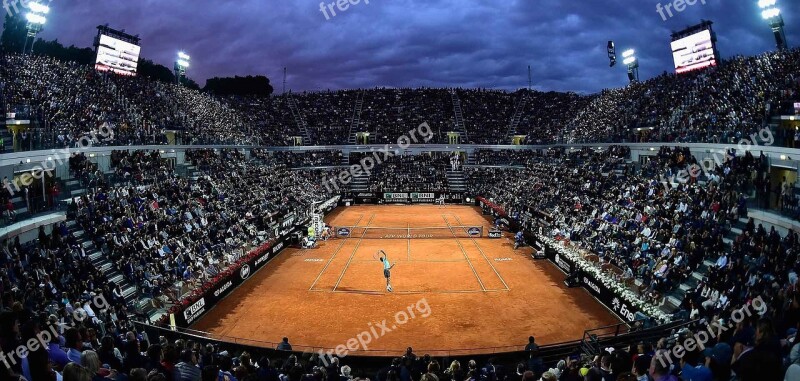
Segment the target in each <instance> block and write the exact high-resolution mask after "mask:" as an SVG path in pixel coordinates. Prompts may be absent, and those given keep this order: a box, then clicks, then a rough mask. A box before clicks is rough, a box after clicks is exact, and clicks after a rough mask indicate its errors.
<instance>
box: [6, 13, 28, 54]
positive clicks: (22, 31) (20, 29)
mask: <svg viewBox="0 0 800 381" xmlns="http://www.w3.org/2000/svg"><path fill="white" fill-rule="evenodd" d="M27 36H28V29H27V22H26V21H25V19H23V18H22V17H19V16H16V15H11V14H6V18H5V22H4V24H3V35H2V37H0V43H2V44H3V48H4V49H5V51H6V52H10V53H22V49H23V47H24V46H25V38H27Z"/></svg>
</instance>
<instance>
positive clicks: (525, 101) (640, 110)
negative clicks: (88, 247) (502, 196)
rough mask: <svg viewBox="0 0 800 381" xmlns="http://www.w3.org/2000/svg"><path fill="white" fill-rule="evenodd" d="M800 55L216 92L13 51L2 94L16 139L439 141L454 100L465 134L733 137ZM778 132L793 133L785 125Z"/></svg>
mask: <svg viewBox="0 0 800 381" xmlns="http://www.w3.org/2000/svg"><path fill="white" fill-rule="evenodd" d="M798 62H800V49H793V50H788V51H778V52H769V53H764V54H761V55H757V56H750V57H733V58H731V59H729V60H725V61H724V62H722V63H721V65H720V66H718V67H713V68H709V69H706V70H702V71H697V72H691V73H685V74H681V75H675V74H667V73H665V74H662V75H660V76H657V77H655V78H652V79H649V80H646V81H644V82H634V83H631V84H629V85H627V86H625V87H622V88H617V89H607V90H603V91H602V92H600V93H599V94H596V95H591V96H583V95H578V94H575V93H559V92H539V91H528V90H520V91H516V92H505V91H497V90H485V89H446V88H442V89H432V88H420V89H385V88H375V89H365V90H342V91H324V92H303V93H296V94H293V93H289V94H285V95H281V96H272V97H245V96H227V97H220V98H216V97H213V96H210V95H208V94H204V93H202V92H200V91H196V90H192V89H189V88H187V87H184V86H179V85H177V84H171V83H169V84H168V83H162V82H158V81H152V80H150V79H147V78H143V77H127V76H117V75H114V74H110V73H100V72H97V71H95V70H94V68H93V67H91V66H83V65H78V64H76V63H71V62H63V61H59V60H56V59H54V58H50V57H45V56H29V57H28V56H26V57H23V56H19V55H9V56H7V58H6V59H5V61H4V63H3V67H4V71H5V72H6V73H7V77H8V79H7V81H6V83H5V86H4V89H3V97H4V100H5V104H6V105H8V107H10V108H14V110H17V109H19V110H27V111H24V112H27V113H30V114H32V115H33V116H35V117H37V118H40V119H41V120H42V121H43V122H44V126H40V127H42V128H40V129H36V130H31V131H30V132H27V133H26V134H25V136H20V142H21V145H22V146H23V147H34V146H35V147H52V146H62V147H63V146H75V145H76V144H78V142H79V140H80V139H81V137H83V136H87V135H91V134H92V130H97V129H99V128H100V126H108V128H111V129H112V130H113V131H114V139H113V141H114V144H121V145H142V144H164V143H167V142H168V141H169V139H170V138H169V137H170V136H173V135H171V134H168V133H167V131H177V132H176V133H175V134H174V139H175V140H176V141H177V142H178V143H181V144H210V143H222V144H256V145H273V146H284V145H290V146H291V145H295V144H297V140H296V139H295V137H299V138H300V139H301V140H303V141H305V142H307V143H310V144H312V145H335V144H346V143H347V142H349V141H351V139H352V138H353V137H352V136H350V135H351V134H354V133H357V132H368V133H369V134H370V138H369V142H370V143H379V144H384V143H393V142H396V141H397V138H399V137H400V136H403V135H405V134H406V133H407V132H408V131H409V130H411V129H413V128H415V127H417V126H419V125H420V124H421V123H428V125H429V126H430V127H431V129H432V130H433V131H434V132H435V136H434V139H433V140H432V142H433V143H447V142H448V137H447V133H448V132H451V131H458V130H460V128H459V127H458V126H456V116H455V102H456V100H458V101H459V103H460V107H461V111H462V116H463V123H464V128H465V129H466V130H465V132H466V136H465V137H462V142H463V143H468V142H472V143H479V144H508V143H510V139H511V136H510V135H509V133H513V134H515V135H524V136H525V139H524V140H523V142H524V143H527V144H547V143H556V142H561V143H573V142H639V141H652V142H656V141H665V142H731V141H736V140H737V139H739V138H741V137H743V136H748V135H750V134H752V133H754V132H756V131H758V130H759V129H760V128H762V127H763V126H764V125H765V122H766V121H767V120H768V117H769V116H770V115H771V113H772V112H773V111H774V110H779V109H783V108H786V107H785V105H786V104H787V103H786V102H792V101H796V100H797V94H798V93H800V78H798V76H797V74H796V73H797V72H798V71H800V64H799V63H798ZM359 101H360V102H361V105H362V106H361V108H360V112H357V110H358V108H357V107H356V104H357V102H359ZM292 103H293V104H294V105H295V106H296V109H295V110H294V112H293V110H292V107H291V106H292ZM21 112H23V111H21ZM782 112H784V111H782ZM295 115H297V118H296V117H295ZM356 115H358V123H357V124H354V123H353V122H354V121H353V119H354V117H356ZM515 115H516V118H515ZM351 126H352V127H353V128H352V131H351ZM512 127H515V128H512ZM303 128H305V133H304V132H303ZM776 132H778V131H776ZM779 135H781V139H782V141H786V142H787V143H789V144H791V142H793V141H794V139H793V138H794V134H793V133H790V132H786V131H782V132H780V134H779ZM92 136H96V135H92ZM94 143H95V144H96V145H103V144H110V143H109V142H108V141H96V142H94Z"/></svg>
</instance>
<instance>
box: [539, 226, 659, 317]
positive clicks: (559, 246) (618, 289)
mask: <svg viewBox="0 0 800 381" xmlns="http://www.w3.org/2000/svg"><path fill="white" fill-rule="evenodd" d="M538 237H539V239H541V240H542V241H543V242H545V243H547V244H549V245H550V246H551V247H553V248H555V250H556V251H558V253H559V255H561V256H564V257H567V258H569V259H570V260H571V261H572V262H573V263H574V264H575V265H576V266H577V267H578V268H579V269H581V271H584V272H586V273H589V274H592V276H593V277H594V278H595V279H598V280H599V281H600V282H602V283H603V285H605V286H606V287H608V289H609V290H611V291H612V292H613V293H614V294H616V295H617V296H618V297H619V298H620V299H622V300H624V301H626V302H628V303H629V304H631V305H633V306H635V307H636V308H639V309H640V310H641V311H642V312H643V313H644V314H647V315H648V316H650V317H653V318H655V319H656V320H658V321H660V322H662V323H668V322H669V321H670V320H672V319H671V318H670V316H669V315H667V314H665V313H664V312H663V311H661V309H660V308H658V306H656V305H654V304H652V303H648V302H645V301H644V300H642V299H641V298H640V297H639V296H638V295H636V294H635V293H634V292H633V291H631V290H630V289H628V287H627V286H625V285H624V284H622V283H620V282H618V281H616V280H615V279H613V278H612V277H610V276H608V275H607V274H605V273H603V272H602V271H600V269H599V268H597V267H596V266H595V265H594V264H593V263H592V262H590V261H587V260H586V259H584V258H583V256H582V255H581V254H580V252H579V251H578V250H577V249H575V248H573V247H564V245H563V241H562V242H558V241H556V240H554V239H552V238H550V237H546V236H543V235H538Z"/></svg>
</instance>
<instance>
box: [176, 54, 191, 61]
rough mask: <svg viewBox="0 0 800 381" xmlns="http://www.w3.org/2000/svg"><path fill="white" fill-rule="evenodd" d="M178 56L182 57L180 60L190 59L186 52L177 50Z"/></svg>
mask: <svg viewBox="0 0 800 381" xmlns="http://www.w3.org/2000/svg"><path fill="white" fill-rule="evenodd" d="M178 58H180V59H182V60H184V61H188V60H190V59H192V57H189V56H188V55H187V54H186V53H184V52H178Z"/></svg>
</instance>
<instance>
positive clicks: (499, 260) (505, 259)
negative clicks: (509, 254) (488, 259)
mask: <svg viewBox="0 0 800 381" xmlns="http://www.w3.org/2000/svg"><path fill="white" fill-rule="evenodd" d="M494 260H495V261H496V262H511V261H513V260H514V259H513V258H495V259H494Z"/></svg>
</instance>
